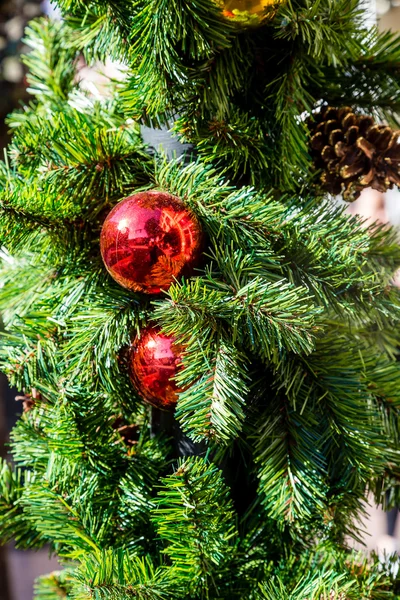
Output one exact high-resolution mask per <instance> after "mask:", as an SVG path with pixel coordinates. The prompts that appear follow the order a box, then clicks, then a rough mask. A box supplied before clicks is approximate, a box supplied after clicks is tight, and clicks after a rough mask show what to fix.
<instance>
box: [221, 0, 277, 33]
mask: <svg viewBox="0 0 400 600" xmlns="http://www.w3.org/2000/svg"><path fill="white" fill-rule="evenodd" d="M217 1H218V5H219V6H220V7H221V10H222V14H223V16H224V17H225V18H226V19H227V20H229V21H230V22H232V23H235V25H238V26H239V27H258V26H259V25H261V24H262V23H263V21H265V20H269V19H272V18H273V17H274V16H275V13H276V11H277V10H278V8H279V6H280V5H281V4H283V2H285V0H217Z"/></svg>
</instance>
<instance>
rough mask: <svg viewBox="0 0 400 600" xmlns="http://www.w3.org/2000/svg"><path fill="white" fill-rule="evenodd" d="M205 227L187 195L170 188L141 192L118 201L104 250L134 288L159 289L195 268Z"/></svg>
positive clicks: (113, 271) (118, 275)
mask: <svg viewBox="0 0 400 600" xmlns="http://www.w3.org/2000/svg"><path fill="white" fill-rule="evenodd" d="M201 246H202V231H201V228H200V225H199V222H198V220H197V219H196V217H195V216H194V215H193V214H192V213H191V212H190V211H189V210H188V209H187V208H186V207H185V206H184V204H183V203H182V201H181V200H180V199H179V198H177V197H176V196H173V195H172V194H167V193H165V192H157V191H149V192H139V193H137V194H134V195H133V196H129V197H128V198H125V200H122V202H120V203H119V204H117V205H116V206H114V208H113V209H112V211H111V212H110V214H109V215H108V216H107V218H106V220H105V221H104V225H103V228H102V230H101V236H100V250H101V255H102V257H103V261H104V264H105V266H106V269H107V271H108V272H109V273H110V275H111V277H113V279H115V281H117V282H118V283H119V284H120V285H122V286H123V287H125V288H128V289H130V290H134V291H135V292H146V293H147V294H158V293H160V291H161V290H167V289H168V288H169V286H170V285H171V283H172V282H173V281H174V279H175V278H177V277H180V276H181V275H186V276H189V275H191V274H192V272H193V269H194V267H195V266H196V264H197V262H198V260H199V258H200V253H201Z"/></svg>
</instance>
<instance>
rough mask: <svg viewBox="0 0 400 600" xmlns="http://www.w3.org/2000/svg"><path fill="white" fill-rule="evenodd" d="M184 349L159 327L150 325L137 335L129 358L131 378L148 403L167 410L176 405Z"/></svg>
mask: <svg viewBox="0 0 400 600" xmlns="http://www.w3.org/2000/svg"><path fill="white" fill-rule="evenodd" d="M182 352H183V347H182V346H181V345H179V344H175V343H174V338H173V337H171V336H167V335H164V334H163V333H161V330H160V328H159V327H147V328H146V329H144V330H143V331H142V332H141V335H140V338H136V340H135V341H134V343H133V345H132V348H131V355H130V360H129V368H130V377H131V381H132V383H133V385H134V386H135V388H136V390H137V392H138V394H139V395H140V396H141V397H142V398H143V399H144V400H145V401H146V402H149V403H150V404H152V405H153V406H156V407H157V408H161V409H163V410H169V409H172V408H174V407H175V405H176V402H177V399H178V393H179V392H180V391H181V390H180V388H178V386H177V385H176V383H175V381H174V379H173V378H174V376H175V375H176V374H177V372H178V371H179V368H180V364H181V356H182Z"/></svg>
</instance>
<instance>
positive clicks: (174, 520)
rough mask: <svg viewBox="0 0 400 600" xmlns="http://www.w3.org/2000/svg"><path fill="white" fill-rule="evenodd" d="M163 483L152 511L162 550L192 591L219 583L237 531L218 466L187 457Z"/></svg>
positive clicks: (226, 489) (226, 490)
mask: <svg viewBox="0 0 400 600" xmlns="http://www.w3.org/2000/svg"><path fill="white" fill-rule="evenodd" d="M162 484H163V486H162V488H161V490H160V491H159V493H158V496H157V498H156V508H155V509H154V510H153V513H152V514H153V522H154V524H155V527H156V530H157V533H158V536H159V537H160V539H161V541H162V542H164V544H165V548H164V553H165V554H166V555H167V556H168V557H169V558H170V559H171V561H172V565H173V566H174V567H175V568H176V569H177V570H178V571H179V574H180V577H181V579H182V580H183V581H186V582H187V585H188V586H189V589H190V591H191V593H195V594H196V592H197V593H198V592H199V591H200V590H206V589H208V587H209V586H211V587H213V586H216V587H217V586H218V581H217V580H218V571H219V570H220V571H221V570H223V568H224V563H225V562H226V561H227V560H229V555H230V553H231V552H232V550H233V547H234V543H235V538H236V536H237V530H236V524H235V518H234V512H233V506H232V502H231V500H230V498H229V491H228V488H227V487H226V485H225V483H224V482H223V480H222V477H221V473H220V471H219V470H218V469H217V468H216V467H215V466H214V465H212V464H207V461H206V460H204V459H201V458H189V459H187V460H185V461H182V462H181V463H180V464H179V466H178V468H177V470H176V471H175V473H174V474H173V475H170V476H169V477H166V478H164V479H162ZM225 576H226V574H225Z"/></svg>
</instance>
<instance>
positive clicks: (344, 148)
mask: <svg viewBox="0 0 400 600" xmlns="http://www.w3.org/2000/svg"><path fill="white" fill-rule="evenodd" d="M309 128H310V131H311V142H310V145H311V149H312V156H313V158H314V162H315V166H316V168H317V169H322V170H323V173H322V175H321V182H322V185H323V188H324V189H325V190H327V191H328V192H330V193H331V194H334V195H337V194H343V197H344V199H345V200H355V199H356V198H358V196H359V195H360V193H361V191H362V190H363V189H364V188H366V187H372V188H374V189H375V190H378V191H379V192H386V190H387V189H389V188H392V187H393V185H399V186H400V144H399V141H398V140H399V134H400V132H399V131H394V130H393V129H392V128H391V127H388V126H387V125H378V124H377V123H375V121H374V119H373V118H372V117H370V116H368V115H360V114H356V113H354V112H353V110H352V109H351V108H350V107H348V106H344V107H342V108H332V107H331V106H326V107H324V108H323V109H322V110H321V112H320V113H317V114H314V115H313V118H312V120H311V119H310V121H309Z"/></svg>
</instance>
